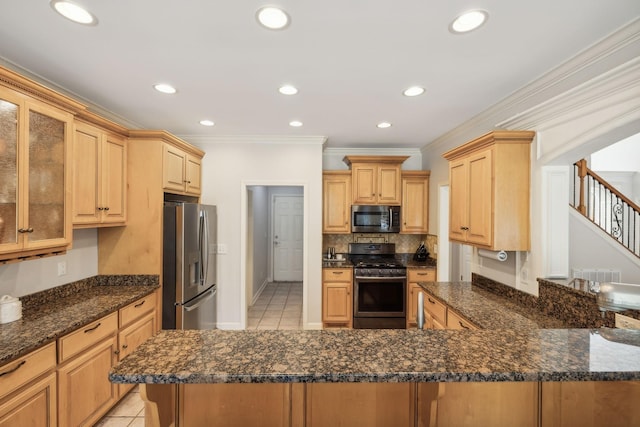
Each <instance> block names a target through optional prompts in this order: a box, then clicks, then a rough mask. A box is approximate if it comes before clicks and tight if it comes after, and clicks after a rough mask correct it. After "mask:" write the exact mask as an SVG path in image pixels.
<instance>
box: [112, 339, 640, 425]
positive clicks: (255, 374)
mask: <svg viewBox="0 0 640 427" xmlns="http://www.w3.org/2000/svg"><path fill="white" fill-rule="evenodd" d="M110 379H111V381H113V382H116V383H140V384H144V387H142V396H143V398H144V399H145V401H146V402H145V405H146V416H147V423H148V424H147V425H159V426H169V425H187V426H198V425H207V426H216V425H224V426H232V425H261V426H314V427H316V426H334V425H349V426H426V425H437V426H457V425H492V426H500V425H504V426H507V425H509V426H514V425H518V426H529V425H530V426H538V425H542V426H556V425H558V426H559V425H563V426H565V425H581V426H583V425H594V426H595V425H599V424H598V423H599V422H605V420H606V423H605V424H606V425H610V426H611V425H618V426H627V425H638V423H640V408H638V407H637V405H636V402H637V401H638V398H640V331H631V330H618V329H533V330H475V331H466V330H463V331H460V330H415V329H414V330H324V331H260V330H255V331H222V330H212V331H162V332H160V333H159V334H158V335H156V336H154V337H152V338H150V339H149V340H148V341H146V342H145V343H144V344H142V345H141V346H140V347H139V348H138V349H137V350H136V351H135V352H134V353H132V354H131V355H130V356H129V357H127V358H126V359H124V360H123V361H122V362H121V363H120V364H119V365H117V366H116V367H115V368H114V369H113V370H112V371H111V373H110ZM176 396H177V398H176ZM176 403H177V405H176ZM174 408H177V411H174ZM585 421H588V422H585ZM583 422H584V423H583ZM174 423H175V424H174ZM539 423H540V424H539ZM572 423H575V424H572ZM600 425H602V424H600Z"/></svg>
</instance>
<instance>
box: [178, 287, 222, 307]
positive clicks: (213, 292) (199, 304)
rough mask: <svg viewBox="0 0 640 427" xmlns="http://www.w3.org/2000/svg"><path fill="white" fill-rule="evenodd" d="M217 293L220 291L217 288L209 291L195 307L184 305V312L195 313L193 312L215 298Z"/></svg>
mask: <svg viewBox="0 0 640 427" xmlns="http://www.w3.org/2000/svg"><path fill="white" fill-rule="evenodd" d="M216 292H218V290H217V289H216V288H213V289H211V290H209V291H207V292H206V293H205V294H203V295H202V297H201V299H200V301H198V302H197V303H195V304H194V305H184V306H183V307H184V311H193V310H195V309H196V308H198V307H200V306H201V305H202V304H204V303H205V302H207V301H209V300H210V299H211V298H213V297H214V295H215V294H216ZM207 294H208V295H207Z"/></svg>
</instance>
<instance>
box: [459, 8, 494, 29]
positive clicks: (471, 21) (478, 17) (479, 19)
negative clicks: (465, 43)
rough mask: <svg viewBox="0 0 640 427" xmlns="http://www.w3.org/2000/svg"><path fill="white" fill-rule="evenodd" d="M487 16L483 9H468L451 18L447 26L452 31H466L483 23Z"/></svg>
mask: <svg viewBox="0 0 640 427" xmlns="http://www.w3.org/2000/svg"><path fill="white" fill-rule="evenodd" d="M488 18H489V13H487V11H485V10H470V11H468V12H465V13H463V14H462V15H460V16H458V17H457V18H456V19H454V20H453V22H452V23H451V25H450V26H449V30H450V31H451V32H452V33H456V34H459V33H468V32H469V31H472V30H475V29H476V28H478V27H480V26H481V25H482V24H484V23H485V22H486V21H487V19H488Z"/></svg>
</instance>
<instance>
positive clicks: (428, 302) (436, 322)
mask: <svg viewBox="0 0 640 427" xmlns="http://www.w3.org/2000/svg"><path fill="white" fill-rule="evenodd" d="M424 311H425V314H426V316H428V318H429V320H428V323H429V324H430V325H431V328H432V329H446V328H447V306H446V305H444V304H443V303H441V302H440V301H438V300H437V299H436V298H434V297H433V296H432V295H429V294H428V293H426V292H425V296H424Z"/></svg>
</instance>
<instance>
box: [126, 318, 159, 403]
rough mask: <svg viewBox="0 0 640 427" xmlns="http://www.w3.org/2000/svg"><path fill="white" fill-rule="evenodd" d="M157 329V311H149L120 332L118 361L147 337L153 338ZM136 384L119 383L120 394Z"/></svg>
mask: <svg viewBox="0 0 640 427" xmlns="http://www.w3.org/2000/svg"><path fill="white" fill-rule="evenodd" d="M156 330H157V326H156V316H155V313H153V312H152V313H149V314H147V315H146V316H144V317H143V318H141V319H140V320H138V321H137V322H135V323H133V324H131V325H129V326H127V327H126V328H124V329H123V330H121V331H120V332H119V333H118V350H117V352H116V353H118V361H120V360H122V359H124V358H125V357H127V356H128V355H129V354H131V353H132V352H133V351H134V350H135V349H137V348H138V347H139V346H140V344H142V343H143V342H144V341H145V340H146V339H147V338H151V337H152V336H153V335H154V334H155V332H156ZM134 386H135V385H134V384H118V396H123V395H124V394H126V393H127V392H128V391H129V390H131V389H132V388H133V387H134Z"/></svg>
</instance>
